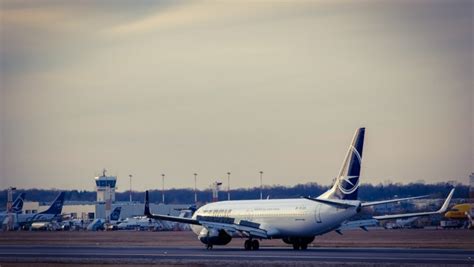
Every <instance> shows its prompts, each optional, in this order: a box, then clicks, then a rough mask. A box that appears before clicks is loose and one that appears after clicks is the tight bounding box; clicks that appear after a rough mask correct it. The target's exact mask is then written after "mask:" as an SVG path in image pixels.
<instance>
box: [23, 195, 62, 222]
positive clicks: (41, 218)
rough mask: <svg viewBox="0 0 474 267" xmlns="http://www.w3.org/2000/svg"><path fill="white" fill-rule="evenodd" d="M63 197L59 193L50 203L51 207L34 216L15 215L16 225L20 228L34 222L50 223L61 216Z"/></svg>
mask: <svg viewBox="0 0 474 267" xmlns="http://www.w3.org/2000/svg"><path fill="white" fill-rule="evenodd" d="M64 195H65V192H61V193H59V195H58V196H57V197H56V199H55V200H54V201H53V203H51V206H50V207H49V208H48V209H47V210H45V211H43V212H39V213H34V214H17V215H16V223H17V224H18V225H19V226H20V227H24V226H27V225H31V224H33V223H35V222H51V221H53V220H54V219H56V218H58V217H59V216H60V215H61V211H62V209H63V204H64Z"/></svg>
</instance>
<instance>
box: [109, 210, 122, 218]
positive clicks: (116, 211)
mask: <svg viewBox="0 0 474 267" xmlns="http://www.w3.org/2000/svg"><path fill="white" fill-rule="evenodd" d="M121 210H122V207H116V208H115V209H114V211H113V212H112V214H110V220H111V221H118V220H119V219H120V211H121Z"/></svg>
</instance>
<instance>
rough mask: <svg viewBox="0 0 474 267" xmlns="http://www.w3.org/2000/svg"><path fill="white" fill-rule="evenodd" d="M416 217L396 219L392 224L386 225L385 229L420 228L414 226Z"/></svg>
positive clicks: (416, 225)
mask: <svg viewBox="0 0 474 267" xmlns="http://www.w3.org/2000/svg"><path fill="white" fill-rule="evenodd" d="M416 220H418V217H411V218H406V219H397V220H396V221H395V222H394V223H387V224H386V225H385V228H386V229H405V228H422V227H421V226H419V225H418V224H416Z"/></svg>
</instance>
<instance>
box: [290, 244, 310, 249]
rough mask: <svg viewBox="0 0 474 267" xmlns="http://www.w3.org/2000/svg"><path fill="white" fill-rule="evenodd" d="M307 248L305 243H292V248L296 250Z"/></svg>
mask: <svg viewBox="0 0 474 267" xmlns="http://www.w3.org/2000/svg"><path fill="white" fill-rule="evenodd" d="M307 248H308V244H306V243H303V244H301V243H293V249H294V250H298V249H301V250H306V249H307Z"/></svg>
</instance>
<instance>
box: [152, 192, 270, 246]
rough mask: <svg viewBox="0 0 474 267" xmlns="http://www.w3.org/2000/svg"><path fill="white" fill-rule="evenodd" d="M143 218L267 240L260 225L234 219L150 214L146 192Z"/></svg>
mask: <svg viewBox="0 0 474 267" xmlns="http://www.w3.org/2000/svg"><path fill="white" fill-rule="evenodd" d="M145 216H146V217H148V218H152V219H157V220H164V221H172V222H179V223H188V224H194V225H202V226H203V227H206V228H207V229H219V230H224V231H226V232H227V233H228V234H229V235H231V236H232V234H234V233H241V234H243V235H246V236H253V237H259V238H268V235H267V231H265V230H263V229H261V228H260V224H258V223H254V222H250V221H245V220H240V221H239V223H235V219H234V218H226V217H214V216H199V215H198V216H196V219H192V218H183V217H177V216H169V215H160V214H151V212H150V204H149V199H148V191H146V192H145Z"/></svg>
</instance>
